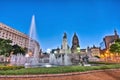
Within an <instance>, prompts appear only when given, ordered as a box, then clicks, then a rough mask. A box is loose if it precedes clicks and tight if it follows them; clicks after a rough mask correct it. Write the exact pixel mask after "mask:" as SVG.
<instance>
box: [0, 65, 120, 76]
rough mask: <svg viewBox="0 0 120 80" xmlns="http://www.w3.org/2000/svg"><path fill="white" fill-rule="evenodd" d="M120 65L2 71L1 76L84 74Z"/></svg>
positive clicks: (21, 68)
mask: <svg viewBox="0 0 120 80" xmlns="http://www.w3.org/2000/svg"><path fill="white" fill-rule="evenodd" d="M116 68H120V64H111V65H110V64H109V65H102V66H86V67H85V66H59V67H50V68H23V67H20V68H19V67H18V68H15V69H12V70H10V69H7V70H0V75H25V74H58V73H68V72H84V71H89V70H100V69H116Z"/></svg>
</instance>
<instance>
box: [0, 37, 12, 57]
mask: <svg viewBox="0 0 120 80" xmlns="http://www.w3.org/2000/svg"><path fill="white" fill-rule="evenodd" d="M11 43H12V41H11V40H8V39H7V40H6V39H1V38H0V55H4V56H5V57H6V56H7V57H8V56H9V55H10V52H11V50H12V46H11Z"/></svg>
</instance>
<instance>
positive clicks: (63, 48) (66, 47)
mask: <svg viewBox="0 0 120 80" xmlns="http://www.w3.org/2000/svg"><path fill="white" fill-rule="evenodd" d="M60 53H71V52H70V50H69V45H68V41H67V34H66V33H64V35H63V39H62V45H61V50H60Z"/></svg>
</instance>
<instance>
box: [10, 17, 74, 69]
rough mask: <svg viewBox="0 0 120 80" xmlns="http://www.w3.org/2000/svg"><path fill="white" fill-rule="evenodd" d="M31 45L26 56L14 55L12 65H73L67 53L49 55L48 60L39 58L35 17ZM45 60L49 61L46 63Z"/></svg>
mask: <svg viewBox="0 0 120 80" xmlns="http://www.w3.org/2000/svg"><path fill="white" fill-rule="evenodd" d="M29 34H30V36H29V44H28V52H27V54H26V55H25V56H23V55H22V54H17V55H12V56H11V60H10V62H11V64H12V65H18V66H20V65H24V66H25V68H29V67H53V66H64V65H72V62H71V58H70V55H68V54H67V53H66V52H65V53H61V54H52V53H50V54H49V57H48V58H45V57H43V58H39V51H40V50H39V46H38V44H37V42H36V41H35V40H36V25H35V16H34V15H33V16H32V21H31V26H30V32H29ZM45 60H48V62H47V63H46V62H45Z"/></svg>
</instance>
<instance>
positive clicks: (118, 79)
mask: <svg viewBox="0 0 120 80" xmlns="http://www.w3.org/2000/svg"><path fill="white" fill-rule="evenodd" d="M0 80H120V69H111V70H94V71H87V72H73V73H64V74H45V75H11V76H7V75H5V76H2V75H1V76H0Z"/></svg>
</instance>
